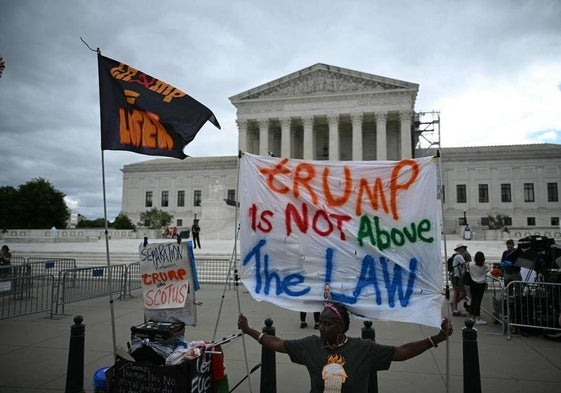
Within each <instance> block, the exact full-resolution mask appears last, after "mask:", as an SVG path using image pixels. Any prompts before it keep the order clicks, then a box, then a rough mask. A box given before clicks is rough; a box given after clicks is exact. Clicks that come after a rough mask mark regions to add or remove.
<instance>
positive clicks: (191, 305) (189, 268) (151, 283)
mask: <svg viewBox="0 0 561 393" xmlns="http://www.w3.org/2000/svg"><path fill="white" fill-rule="evenodd" d="M139 252H140V279H141V283H142V296H143V300H144V313H145V316H146V318H147V319H149V320H154V321H172V320H177V321H181V322H183V323H185V324H186V325H196V324H197V309H196V305H195V290H196V287H195V284H196V283H195V280H194V277H195V272H194V267H193V266H194V263H192V261H191V253H189V250H188V248H187V243H185V242H182V243H177V242H171V243H153V244H147V245H146V246H144V245H141V246H140V248H139Z"/></svg>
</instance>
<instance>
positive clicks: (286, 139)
mask: <svg viewBox="0 0 561 393" xmlns="http://www.w3.org/2000/svg"><path fill="white" fill-rule="evenodd" d="M280 123H281V157H291V151H290V145H291V143H292V140H291V138H290V117H287V118H283V119H280Z"/></svg>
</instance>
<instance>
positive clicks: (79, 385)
mask: <svg viewBox="0 0 561 393" xmlns="http://www.w3.org/2000/svg"><path fill="white" fill-rule="evenodd" d="M83 320H84V318H82V316H81V315H77V316H75V317H74V325H72V327H71V328H70V345H69V348H68V366H67V368H66V388H65V389H64V392H65V393H85V392H84V343H85V331H86V327H85V326H84V325H83V324H82V321H83Z"/></svg>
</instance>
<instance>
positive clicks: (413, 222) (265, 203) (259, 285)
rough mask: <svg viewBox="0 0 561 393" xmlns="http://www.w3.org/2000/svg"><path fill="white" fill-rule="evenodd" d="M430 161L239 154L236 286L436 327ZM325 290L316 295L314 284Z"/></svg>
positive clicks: (436, 245)
mask: <svg viewBox="0 0 561 393" xmlns="http://www.w3.org/2000/svg"><path fill="white" fill-rule="evenodd" d="M436 168H437V167H436V162H435V160H434V159H433V158H432V157H427V158H421V159H405V160H402V161H396V162H393V161H360V162H356V161H352V162H351V161H348V162H345V161H340V162H334V161H308V160H297V159H287V158H284V159H283V158H275V157H262V156H256V155H252V154H247V153H246V154H243V155H242V158H241V162H240V246H241V265H242V266H241V269H240V276H241V280H242V282H243V284H244V285H245V287H246V288H247V290H248V291H249V292H250V293H251V295H252V296H253V297H254V298H255V299H257V300H264V301H268V302H271V303H274V304H276V305H279V306H281V307H284V308H288V309H292V310H295V311H307V312H312V311H319V310H321V307H322V302H323V301H324V296H327V297H330V299H332V300H333V301H335V302H341V303H344V304H346V305H347V306H348V307H349V310H350V311H351V312H352V313H353V314H354V315H356V316H360V317H364V318H368V319H379V320H393V321H404V322H415V323H420V324H424V325H429V326H435V327H438V326H440V322H441V316H440V313H441V305H442V296H441V290H442V265H441V258H440V229H439V228H440V226H439V221H438V213H437V212H438V203H437V197H436V192H437V182H436ZM325 288H328V289H329V291H326V293H327V292H329V293H327V295H324V289H325Z"/></svg>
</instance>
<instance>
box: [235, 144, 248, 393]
mask: <svg viewBox="0 0 561 393" xmlns="http://www.w3.org/2000/svg"><path fill="white" fill-rule="evenodd" d="M242 155H243V153H242V151H241V150H239V151H238V179H237V183H236V190H237V193H236V202H237V201H238V195H239V194H240V160H241V158H242ZM238 211H239V204H238V203H236V214H235V219H234V223H235V225H236V228H235V229H236V232H235V234H234V285H235V287H236V298H237V300H238V313H240V314H241V312H242V303H241V301H240V290H239V289H238V287H239V275H238V256H237V251H236V250H237V249H238V234H239V233H240V231H238ZM242 346H243V356H244V359H245V369H246V373H247V383H248V385H249V392H250V393H253V389H252V387H251V371H250V370H249V361H248V360H247V348H246V345H245V334H242Z"/></svg>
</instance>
